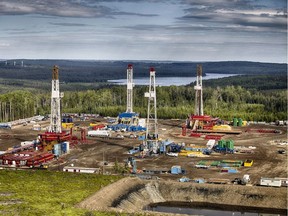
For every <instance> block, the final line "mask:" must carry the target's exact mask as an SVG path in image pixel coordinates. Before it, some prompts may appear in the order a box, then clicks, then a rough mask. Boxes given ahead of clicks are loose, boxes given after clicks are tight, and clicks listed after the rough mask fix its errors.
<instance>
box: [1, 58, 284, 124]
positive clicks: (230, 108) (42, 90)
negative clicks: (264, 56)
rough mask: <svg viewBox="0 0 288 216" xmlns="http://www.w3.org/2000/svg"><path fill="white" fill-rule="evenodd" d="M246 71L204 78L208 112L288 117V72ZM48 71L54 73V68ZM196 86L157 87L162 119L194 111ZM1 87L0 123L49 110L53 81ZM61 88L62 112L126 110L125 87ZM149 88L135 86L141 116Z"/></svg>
mask: <svg viewBox="0 0 288 216" xmlns="http://www.w3.org/2000/svg"><path fill="white" fill-rule="evenodd" d="M147 64H148V63H147ZM207 64H208V63H207ZM219 64H220V63H219ZM222 64H224V63H222ZM220 65H221V64H220ZM229 65H231V63H230V64H229ZM272 65H274V64H272ZM226 66H227V65H226ZM165 67H168V66H167V65H166V66H165ZM281 67H282V66H281ZM281 67H280V68H281ZM276 68H277V67H276ZM278 69H279V68H278ZM278 69H277V70H278ZM194 70H196V66H195V69H194ZM1 71H2V70H1V69H0V75H1V74H2V73H1ZM4 71H5V70H4ZM124 71H126V68H125V69H124ZM272 71H273V70H272ZM60 73H61V71H60ZM194 73H195V72H194ZM241 74H242V75H239V76H233V77H227V78H222V79H213V80H204V81H203V88H204V90H203V98H204V113H205V114H207V115H212V116H214V117H219V118H221V119H224V120H228V121H229V120H232V118H233V117H238V118H242V119H244V120H247V121H266V122H270V121H276V120H286V119H287V73H286V72H285V73H284V72H283V71H282V69H281V70H280V69H279V71H277V73H268V74H267V73H266V74H265V73H257V74H256V75H247V74H246V75H245V74H243V73H241ZM49 75H50V77H51V71H50V72H49ZM124 75H125V76H126V73H125V72H124ZM30 77H32V75H30ZM45 79H46V78H45ZM50 79H51V78H50ZM71 79H75V77H74V78H71ZM85 79H87V78H85ZM156 80H157V77H156ZM61 81H62V80H61ZM12 83H14V85H13V84H12ZM194 85H195V83H191V84H190V85H187V86H162V87H157V89H156V94H157V115H158V118H161V119H168V118H179V119H185V118H187V115H189V114H191V113H193V112H194V99H195V91H194ZM0 89H1V91H0V93H1V94H0V122H7V121H12V120H17V119H21V118H25V117H31V116H33V115H39V114H40V115H47V114H49V113H50V96H51V93H50V91H51V82H50V81H45V80H39V81H38V80H37V81H36V80H35V79H34V78H31V79H29V78H26V79H16V78H14V79H12V78H11V77H10V78H7V77H6V78H5V76H4V78H3V77H2V76H1V79H0ZM60 90H61V91H63V92H64V97H63V98H62V101H61V106H62V112H63V113H95V114H100V115H102V116H112V117H116V116H117V115H118V114H119V113H121V112H124V111H125V110H126V86H117V85H111V84H107V83H106V82H98V83H97V82H96V83H92V82H90V83H89V82H73V83H66V82H61V83H60ZM147 91H148V86H136V87H135V88H134V92H133V95H134V101H133V103H134V111H135V112H138V113H139V114H140V117H142V118H145V117H146V115H147V113H146V112H147V102H148V101H147V98H144V93H145V92H147Z"/></svg>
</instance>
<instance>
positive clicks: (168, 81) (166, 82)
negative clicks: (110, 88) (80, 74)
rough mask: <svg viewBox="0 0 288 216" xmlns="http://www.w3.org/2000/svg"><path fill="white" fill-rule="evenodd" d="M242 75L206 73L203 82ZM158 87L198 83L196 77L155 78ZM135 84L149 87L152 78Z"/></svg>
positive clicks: (123, 82) (122, 83) (123, 80)
mask: <svg viewBox="0 0 288 216" xmlns="http://www.w3.org/2000/svg"><path fill="white" fill-rule="evenodd" d="M238 75H240V74H216V73H206V76H203V77H202V79H203V80H208V79H219V78H224V77H231V76H238ZM155 81H156V86H171V85H175V86H181V85H188V84H190V83H192V82H195V81H196V77H157V76H156V78H155ZM108 82H110V83H114V84H117V85H126V84H127V79H116V80H108ZM133 82H134V84H135V85H149V82H150V77H142V78H134V79H133Z"/></svg>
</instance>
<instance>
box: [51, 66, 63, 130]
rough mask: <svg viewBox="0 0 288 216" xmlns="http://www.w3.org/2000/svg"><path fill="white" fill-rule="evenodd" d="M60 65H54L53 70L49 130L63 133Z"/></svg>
mask: <svg viewBox="0 0 288 216" xmlns="http://www.w3.org/2000/svg"><path fill="white" fill-rule="evenodd" d="M58 69H59V68H58V66H56V65H54V67H53V72H52V93H51V116H50V127H49V132H53V133H61V132H62V129H61V112H60V101H61V95H60V90H59V74H58Z"/></svg>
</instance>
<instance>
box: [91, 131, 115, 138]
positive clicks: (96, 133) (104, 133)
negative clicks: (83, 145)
mask: <svg viewBox="0 0 288 216" xmlns="http://www.w3.org/2000/svg"><path fill="white" fill-rule="evenodd" d="M88 136H98V137H110V136H111V134H110V131H108V130H91V131H88Z"/></svg>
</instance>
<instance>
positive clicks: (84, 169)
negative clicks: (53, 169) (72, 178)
mask: <svg viewBox="0 0 288 216" xmlns="http://www.w3.org/2000/svg"><path fill="white" fill-rule="evenodd" d="M63 172H77V173H96V174H98V173H100V168H87V167H67V166H66V167H64V168H63Z"/></svg>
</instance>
